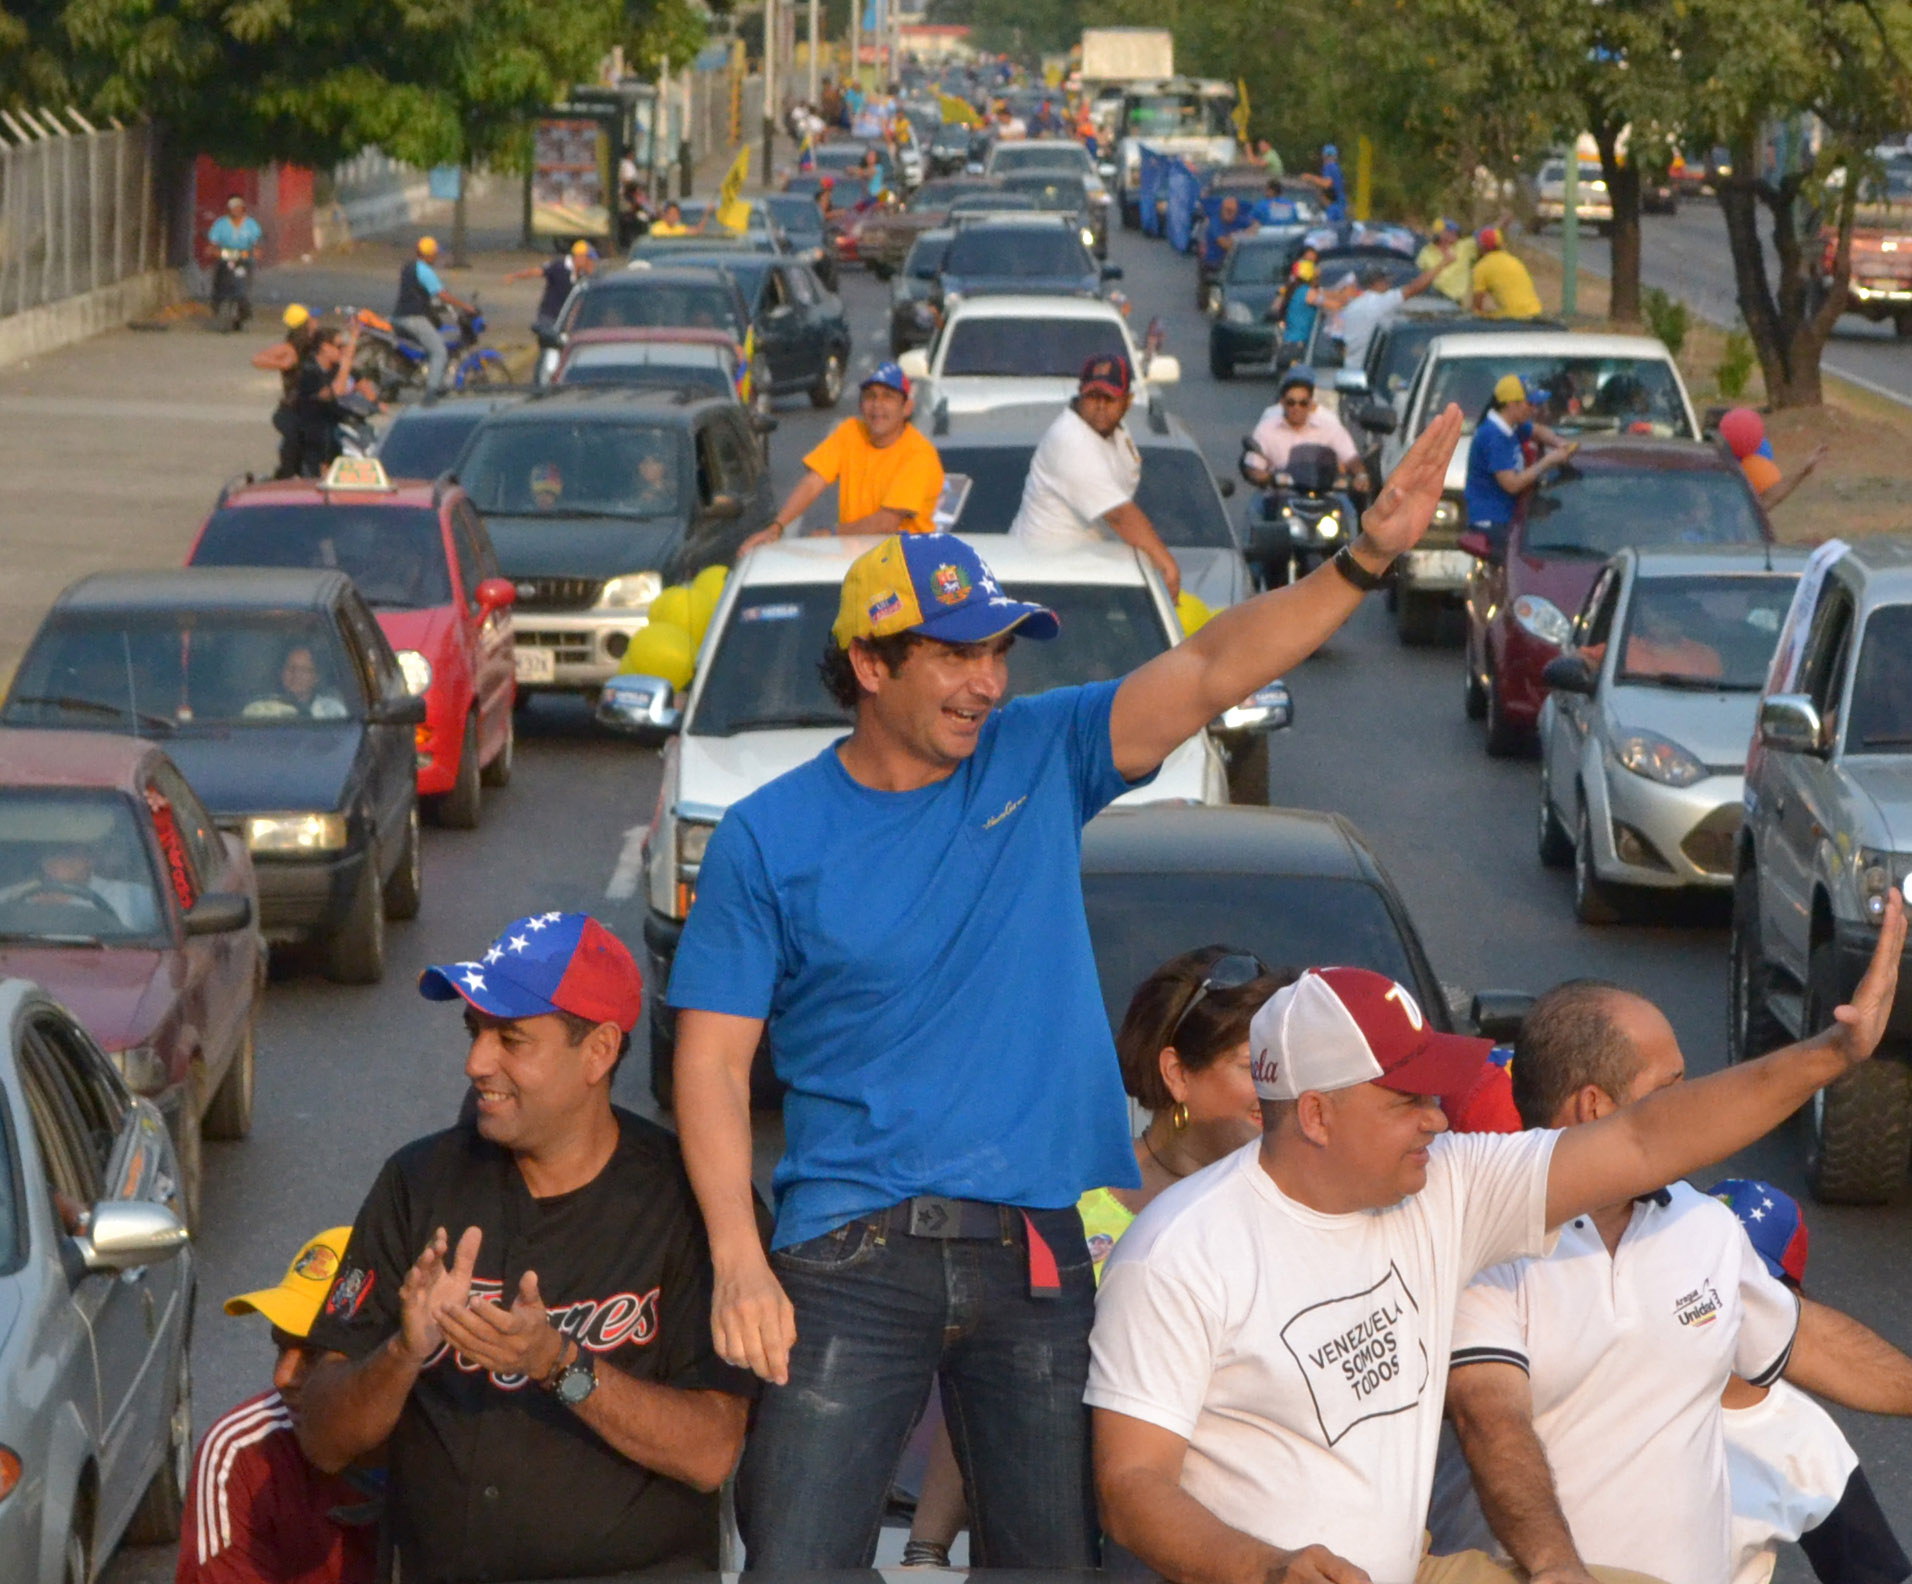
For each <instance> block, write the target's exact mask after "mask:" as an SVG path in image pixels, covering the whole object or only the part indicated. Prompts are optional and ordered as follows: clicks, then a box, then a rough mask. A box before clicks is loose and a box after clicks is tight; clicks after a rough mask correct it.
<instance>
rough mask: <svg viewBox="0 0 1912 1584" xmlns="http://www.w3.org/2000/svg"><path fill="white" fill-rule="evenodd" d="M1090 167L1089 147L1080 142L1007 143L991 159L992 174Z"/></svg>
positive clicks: (1074, 169) (1076, 170)
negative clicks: (1023, 145)
mask: <svg viewBox="0 0 1912 1584" xmlns="http://www.w3.org/2000/svg"><path fill="white" fill-rule="evenodd" d="M1088 168H1089V151H1088V150H1087V149H1085V148H1083V147H1082V146H1081V145H1080V144H1078V143H1041V144H1032V145H1030V146H1029V147H1026V148H1017V147H1016V146H1015V145H1014V144H1013V143H1005V144H1003V145H1002V147H1000V148H998V149H997V150H996V152H995V153H994V154H992V155H991V156H990V159H989V173H990V175H992V176H1013V175H1019V174H1021V173H1022V172H1024V171H1075V172H1078V173H1079V172H1082V171H1086V170H1087V169H1088Z"/></svg>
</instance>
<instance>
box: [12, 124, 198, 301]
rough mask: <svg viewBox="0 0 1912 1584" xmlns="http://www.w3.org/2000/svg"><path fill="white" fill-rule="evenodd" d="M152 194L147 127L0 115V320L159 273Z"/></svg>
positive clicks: (160, 230)
mask: <svg viewBox="0 0 1912 1584" xmlns="http://www.w3.org/2000/svg"><path fill="white" fill-rule="evenodd" d="M158 193H159V151H158V147H157V140H156V139H155V137H154V133H153V129H152V128H151V127H150V126H131V127H126V126H118V125H115V126H112V127H108V128H96V127H93V126H91V125H89V124H88V122H87V121H86V119H85V118H84V117H83V116H81V115H80V113H79V112H78V111H77V110H68V111H66V112H65V113H64V114H63V115H61V114H56V113H54V112H52V111H48V110H41V111H38V112H33V111H27V110H14V111H8V110H0V318H4V317H6V316H7V315H9V314H17V313H20V312H23V311H24V310H26V309H28V308H38V307H40V306H42V305H43V304H45V303H52V302H59V301H60V300H61V299H63V298H67V297H77V296H80V295H82V294H83V293H86V292H91V291H98V290H99V289H100V288H101V287H103V286H111V285H114V284H116V283H117V282H119V281H123V280H126V279H128V278H129V277H131V276H134V275H140V274H144V273H145V272H146V271H148V270H154V269H158V268H159V267H160V266H161V265H162V264H163V263H164V262H165V257H166V238H165V228H164V226H163V225H162V223H161V219H160V210H159V200H158Z"/></svg>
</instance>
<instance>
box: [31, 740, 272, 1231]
mask: <svg viewBox="0 0 1912 1584" xmlns="http://www.w3.org/2000/svg"><path fill="white" fill-rule="evenodd" d="M258 906H259V893H258V886H257V884H256V882H255V881H254V879H253V873H252V859H251V858H250V856H249V855H248V854H247V852H246V846H245V843H244V842H243V841H242V840H241V839H240V838H239V837H237V836H232V835H223V834H221V833H220V832H219V831H218V830H217V829H215V828H214V826H213V822H212V816H211V815H209V814H208V813H207V812H206V810H205V807H204V805H202V804H201V803H200V801H199V798H198V797H197V795H196V794H195V793H194V792H193V790H192V788H191V787H189V786H188V785H187V784H186V780H185V777H183V776H182V775H181V774H180V773H179V771H178V769H177V768H176V767H175V766H174V765H173V762H172V761H171V760H170V759H168V758H167V757H166V754H165V752H164V751H163V750H162V749H161V748H160V747H158V746H157V745H156V744H154V743H152V742H149V741H140V740H137V739H135V738H131V737H116V736H112V735H110V734H107V733H103V732H90V731H88V732H69V731H0V977H17V978H21V979H33V980H37V981H38V982H39V983H40V984H42V985H44V986H45V987H46V989H47V992H48V993H49V994H50V995H52V996H54V997H55V998H56V999H57V1000H59V1001H61V1002H63V1003H64V1004H65V1005H66V1006H67V1008H68V1009H69V1010H70V1011H71V1012H72V1013H73V1015H74V1016H75V1017H77V1018H78V1019H79V1020H80V1022H81V1023H82V1024H83V1025H84V1026H85V1028H86V1030H87V1032H88V1033H90V1034H91V1035H92V1036H93V1038H94V1039H95V1040H96V1041H97V1042H98V1043H99V1046H100V1048H101V1049H102V1050H104V1051H105V1052H106V1053H107V1054H108V1055H109V1056H111V1057H112V1059H113V1064H114V1066H116V1067H118V1068H119V1070H120V1073H121V1075H122V1076H123V1077H124V1078H125V1079H126V1081H127V1084H128V1085H129V1086H130V1087H131V1088H132V1089H134V1090H135V1091H136V1092H138V1093H139V1094H142V1095H145V1096H146V1097H147V1098H149V1099H150V1100H152V1101H153V1102H154V1103H155V1104H156V1105H158V1106H159V1108H160V1110H161V1111H162V1112H163V1113H164V1114H165V1117H166V1121H167V1125H168V1126H169V1127H170V1128H171V1130H172V1134H173V1138H174V1141H175V1143H176V1145H177V1149H178V1155H179V1166H180V1173H181V1177H182V1178H183V1181H182V1182H181V1184H180V1187H181V1196H182V1198H183V1199H184V1201H185V1204H186V1214H187V1220H188V1222H189V1223H192V1222H194V1221H196V1220H197V1218H198V1214H199V1179H200V1162H201V1159H202V1156H203V1152H202V1150H201V1147H200V1139H201V1137H202V1135H203V1136H204V1137H207V1138H216V1139H237V1138H244V1137H245V1136H246V1133H247V1132H248V1130H250V1128H251V1126H252V1083H253V1023H254V1019H255V1018H256V1016H257V1013H258V1006H259V998H260V995H261V994H262V992H263V991H264V989H265V978H266V947H265V941H264V940H263V938H262V937H261V936H260V934H259V927H258Z"/></svg>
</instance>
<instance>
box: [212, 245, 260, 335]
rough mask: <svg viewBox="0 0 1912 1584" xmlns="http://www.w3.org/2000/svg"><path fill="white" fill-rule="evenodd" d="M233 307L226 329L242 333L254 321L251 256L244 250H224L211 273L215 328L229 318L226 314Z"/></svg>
mask: <svg viewBox="0 0 1912 1584" xmlns="http://www.w3.org/2000/svg"><path fill="white" fill-rule="evenodd" d="M228 304H230V305H231V308H232V314H231V318H230V322H229V323H226V325H225V328H226V329H227V330H229V331H231V330H243V329H244V328H245V325H246V321H247V320H248V319H250V318H251V317H252V255H251V253H249V252H247V251H246V250H245V249H243V248H221V249H220V250H219V262H218V264H216V265H215V266H214V267H213V272H212V317H213V322H214V323H215V324H218V323H220V322H221V321H222V320H224V319H225V318H226V315H225V313H224V310H225V308H226V307H227V305H228Z"/></svg>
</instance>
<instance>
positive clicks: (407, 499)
mask: <svg viewBox="0 0 1912 1584" xmlns="http://www.w3.org/2000/svg"><path fill="white" fill-rule="evenodd" d="M443 498H444V497H443V493H442V491H440V489H439V487H438V486H437V485H436V484H434V483H432V482H431V481H430V480H422V481H421V480H418V479H394V480H393V481H392V487H391V488H390V489H327V488H325V486H324V485H322V484H321V483H320V482H319V481H318V480H317V479H305V478H297V479H262V480H261V481H259V482H258V483H256V484H240V485H237V486H235V487H234V488H232V489H230V490H227V491H225V492H224V493H222V494H221V495H220V497H219V501H218V504H217V505H215V506H214V507H213V510H214V511H232V510H235V509H237V510H242V511H243V510H247V509H250V508H257V507H261V506H409V507H413V508H417V507H420V506H423V507H427V508H430V507H435V506H437V505H438V503H439V502H440V501H441V500H442V499H443Z"/></svg>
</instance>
